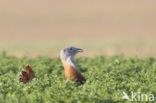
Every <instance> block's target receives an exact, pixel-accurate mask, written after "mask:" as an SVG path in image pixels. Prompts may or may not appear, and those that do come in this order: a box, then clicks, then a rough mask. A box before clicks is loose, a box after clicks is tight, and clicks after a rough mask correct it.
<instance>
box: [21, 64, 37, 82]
mask: <svg viewBox="0 0 156 103" xmlns="http://www.w3.org/2000/svg"><path fill="white" fill-rule="evenodd" d="M20 75H21V78H20V81H21V82H23V83H27V82H29V81H30V80H32V79H33V78H34V77H35V73H34V71H33V70H32V68H31V66H30V65H29V64H28V65H27V66H26V67H25V71H24V70H22V71H21V72H20Z"/></svg>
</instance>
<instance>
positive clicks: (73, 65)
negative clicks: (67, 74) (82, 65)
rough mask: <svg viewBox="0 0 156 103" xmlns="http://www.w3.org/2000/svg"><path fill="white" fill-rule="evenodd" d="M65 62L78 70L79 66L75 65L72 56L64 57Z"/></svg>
mask: <svg viewBox="0 0 156 103" xmlns="http://www.w3.org/2000/svg"><path fill="white" fill-rule="evenodd" d="M66 62H67V63H68V64H69V65H71V66H72V67H74V68H75V69H76V70H79V68H78V67H77V65H76V63H75V61H74V57H68V58H67V59H66Z"/></svg>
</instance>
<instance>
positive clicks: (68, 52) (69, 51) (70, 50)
mask: <svg viewBox="0 0 156 103" xmlns="http://www.w3.org/2000/svg"><path fill="white" fill-rule="evenodd" d="M79 52H83V50H82V49H80V48H76V47H73V46H69V47H66V48H63V49H62V50H61V53H60V57H61V59H63V60H66V59H67V58H69V57H74V56H75V55H76V54H77V53H79Z"/></svg>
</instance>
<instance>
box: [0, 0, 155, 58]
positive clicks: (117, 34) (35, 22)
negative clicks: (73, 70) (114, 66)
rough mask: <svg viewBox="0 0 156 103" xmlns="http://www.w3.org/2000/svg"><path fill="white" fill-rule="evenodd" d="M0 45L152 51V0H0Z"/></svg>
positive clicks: (48, 50) (21, 52)
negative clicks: (71, 46) (69, 46)
mask: <svg viewBox="0 0 156 103" xmlns="http://www.w3.org/2000/svg"><path fill="white" fill-rule="evenodd" d="M0 8H1V9H0V51H6V52H7V55H14V56H17V57H22V56H27V57H36V56H50V57H57V56H59V53H58V52H59V51H60V49H61V48H63V47H65V46H68V45H73V46H76V47H80V48H83V49H84V50H85V51H84V53H81V54H80V55H82V56H94V55H108V56H112V55H116V54H121V53H123V54H125V55H127V56H131V55H133V56H139V57H144V56H156V1H155V0H64V1H63V0H61V1H60V0H1V1H0Z"/></svg>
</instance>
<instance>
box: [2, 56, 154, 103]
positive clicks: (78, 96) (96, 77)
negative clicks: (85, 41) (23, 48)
mask: <svg viewBox="0 0 156 103" xmlns="http://www.w3.org/2000/svg"><path fill="white" fill-rule="evenodd" d="M76 63H77V65H78V67H79V68H80V70H81V72H82V74H83V75H84V76H85V77H86V79H87V81H86V82H85V83H84V84H83V85H78V84H76V83H74V82H71V81H69V82H65V80H64V69H63V66H62V64H61V61H60V59H59V58H53V59H52V58H49V57H36V58H33V59H31V58H27V57H23V58H16V57H14V56H6V54H5V53H2V54H1V55H0V102H1V103H44V102H45V103H129V102H130V101H128V100H122V97H123V94H122V92H123V91H124V92H126V93H127V94H128V95H130V94H131V92H132V91H133V92H136V93H138V92H141V93H146V94H156V91H155V90H156V76H155V74H156V58H150V57H148V58H141V59H140V58H137V57H125V56H124V55H118V56H112V57H105V56H97V57H78V58H76ZM27 64H30V65H31V66H32V69H33V70H34V72H35V75H36V78H34V79H33V80H32V81H30V82H28V83H27V84H23V83H21V82H19V76H18V72H20V71H21V70H22V68H24V67H25V66H26V65H27ZM148 96H149V95H148ZM144 101H145V98H144Z"/></svg>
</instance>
